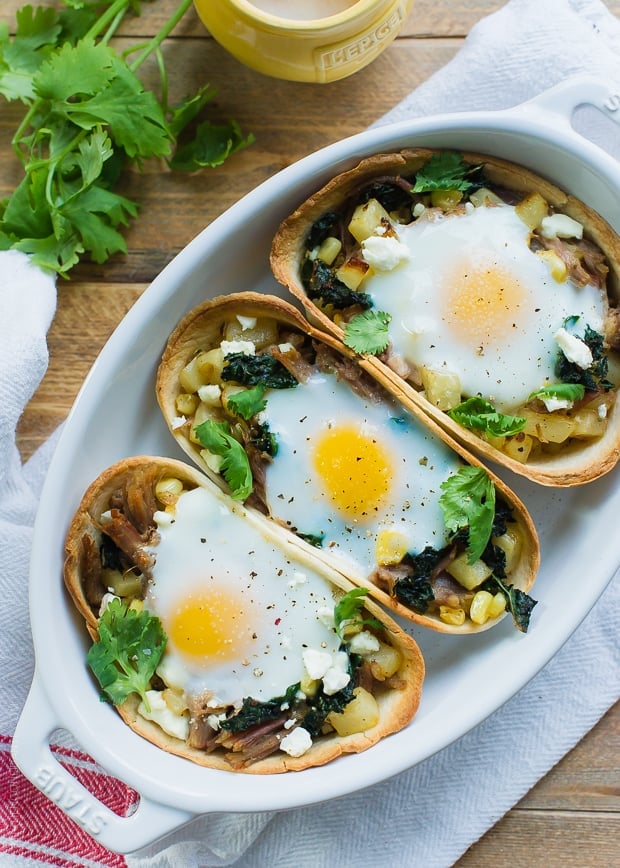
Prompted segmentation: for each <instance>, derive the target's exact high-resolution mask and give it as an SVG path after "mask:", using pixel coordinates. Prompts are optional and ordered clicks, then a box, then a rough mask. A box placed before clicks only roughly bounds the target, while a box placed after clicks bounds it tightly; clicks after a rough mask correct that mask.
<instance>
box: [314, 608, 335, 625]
mask: <svg viewBox="0 0 620 868" xmlns="http://www.w3.org/2000/svg"><path fill="white" fill-rule="evenodd" d="M316 617H317V619H318V621H319V623H320V624H322V625H323V626H324V627H333V626H334V609H333V607H331V606H321V607H320V608H319V609H317V612H316Z"/></svg>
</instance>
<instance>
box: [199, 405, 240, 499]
mask: <svg viewBox="0 0 620 868" xmlns="http://www.w3.org/2000/svg"><path fill="white" fill-rule="evenodd" d="M194 430H195V433H196V436H197V437H198V439H199V441H200V445H201V446H203V447H204V448H205V449H208V450H209V452H213V454H214V455H220V456H221V457H222V459H223V461H222V474H223V476H224V479H225V480H226V482H227V483H228V484H229V486H230V489H231V493H232V496H233V498H234V499H235V500H245V499H246V498H247V497H249V496H250V494H251V493H252V488H253V485H252V470H251V468H250V462H249V460H248V456H247V454H246V451H245V449H244V448H243V446H242V445H241V443H239V441H238V440H235V438H234V437H233V436H232V434H231V433H230V427H229V425H228V424H227V423H226V422H214V421H213V420H211V419H207V420H206V422H202V424H200V425H197V426H196V428H195V429H194Z"/></svg>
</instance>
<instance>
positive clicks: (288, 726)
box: [284, 717, 297, 729]
mask: <svg viewBox="0 0 620 868" xmlns="http://www.w3.org/2000/svg"><path fill="white" fill-rule="evenodd" d="M296 722H297V721H296V720H295V718H294V717H289V719H288V720H285V721H284V729H292V727H294V726H295V723H296Z"/></svg>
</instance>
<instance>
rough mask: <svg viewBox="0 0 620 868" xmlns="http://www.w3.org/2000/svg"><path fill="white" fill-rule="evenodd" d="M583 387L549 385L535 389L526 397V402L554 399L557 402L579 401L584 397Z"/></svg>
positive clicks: (563, 384) (568, 384) (560, 384)
mask: <svg viewBox="0 0 620 868" xmlns="http://www.w3.org/2000/svg"><path fill="white" fill-rule="evenodd" d="M585 393H586V390H585V386H583V385H582V384H581V383H550V384H549V385H548V386H543V387H542V388H541V389H537V390H536V391H535V392H532V394H531V395H530V396H529V397H528V401H532V400H533V399H534V398H540V399H541V400H543V399H549V398H555V399H556V400H558V401H571V402H574V401H581V399H582V398H583V396H584V395H585Z"/></svg>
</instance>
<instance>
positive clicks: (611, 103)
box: [603, 93, 620, 112]
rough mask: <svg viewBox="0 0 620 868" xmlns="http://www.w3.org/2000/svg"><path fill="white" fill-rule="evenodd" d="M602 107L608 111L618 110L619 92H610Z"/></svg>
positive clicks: (619, 103) (619, 108)
mask: <svg viewBox="0 0 620 868" xmlns="http://www.w3.org/2000/svg"><path fill="white" fill-rule="evenodd" d="M603 108H604V109H607V111H609V112H617V111H619V110H620V93H612V94H610V96H609V98H608V99H607V100H605V102H604V103H603Z"/></svg>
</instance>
